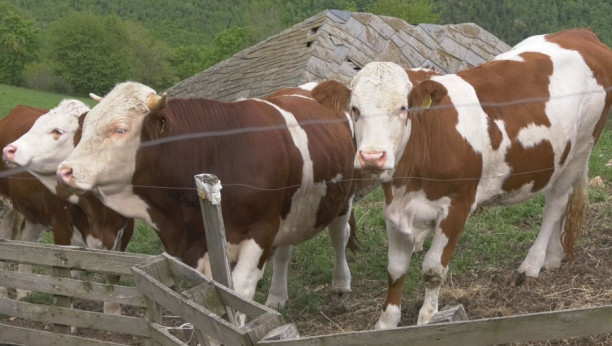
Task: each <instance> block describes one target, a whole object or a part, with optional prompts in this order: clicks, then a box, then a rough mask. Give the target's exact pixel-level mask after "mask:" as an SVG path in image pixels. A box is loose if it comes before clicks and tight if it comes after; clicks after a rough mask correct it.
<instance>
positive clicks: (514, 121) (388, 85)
mask: <svg viewBox="0 0 612 346" xmlns="http://www.w3.org/2000/svg"><path fill="white" fill-rule="evenodd" d="M611 86H612V51H611V50H610V48H608V47H607V46H605V45H604V44H602V43H601V42H600V41H599V40H598V39H597V38H596V36H595V35H594V34H593V33H592V32H590V31H588V30H580V29H573V30H566V31H561V32H559V33H556V34H549V35H541V36H534V37H531V38H528V39H526V40H525V41H523V42H521V43H519V44H518V45H517V46H516V47H514V48H513V49H512V50H510V51H509V52H506V53H504V54H501V55H499V56H497V57H496V58H495V59H494V60H493V61H491V62H488V63H485V64H483V65H481V66H479V67H476V68H473V69H469V70H466V71H462V72H459V73H457V74H451V75H445V76H434V77H432V78H431V80H429V81H424V82H422V83H421V84H419V85H417V86H414V88H413V87H412V85H411V83H410V82H409V81H408V78H407V77H406V76H405V74H403V73H402V71H401V69H400V68H399V67H398V66H396V65H394V64H390V63H371V64H369V65H367V66H365V68H364V69H363V70H361V71H360V72H359V73H358V74H357V75H356V77H355V78H354V79H353V81H352V93H351V90H348V89H346V88H339V89H338V90H336V91H335V92H333V95H348V94H349V93H350V96H349V97H345V99H344V101H343V102H340V104H343V107H344V106H349V107H350V112H351V114H352V118H353V120H354V126H355V133H356V140H357V150H358V153H357V155H356V156H355V167H356V168H359V169H362V170H364V171H368V172H370V173H371V174H373V175H374V176H375V177H377V178H378V179H380V180H382V181H383V190H384V192H385V198H386V206H385V211H384V212H385V217H386V225H387V232H388V237H389V262H388V275H389V289H388V292H387V298H386V301H385V304H384V306H383V312H382V315H381V316H380V319H379V320H378V322H377V324H376V328H379V329H382V328H392V327H395V326H397V325H398V323H399V322H400V311H401V309H400V303H401V292H402V285H403V282H404V279H405V277H406V275H407V272H408V267H409V264H410V258H411V254H412V251H413V244H414V243H415V242H418V241H419V239H422V238H423V237H425V236H426V235H427V233H429V232H431V231H433V240H432V244H431V247H430V248H429V250H428V251H427V254H426V255H425V258H424V260H423V268H422V270H423V278H424V281H425V286H426V292H425V301H424V304H423V307H422V308H421V310H420V312H419V318H418V323H419V324H422V323H426V322H428V321H429V320H430V319H431V317H432V316H433V315H434V314H435V313H436V312H437V310H438V293H439V290H440V285H441V284H442V282H443V281H444V278H445V276H446V272H447V269H448V264H449V262H450V260H451V256H452V254H453V251H454V249H455V246H456V245H457V241H458V239H459V236H460V235H461V233H462V231H463V228H464V225H465V222H466V219H467V218H468V216H469V215H470V214H471V213H472V212H473V211H474V210H475V209H476V207H477V206H481V205H509V204H514V203H518V202H521V201H524V200H526V199H529V198H531V197H533V196H535V195H537V194H539V193H545V197H546V205H545V207H544V212H543V221H542V227H541V230H540V233H539V235H538V237H537V239H536V241H535V243H534V244H533V246H532V247H531V249H530V250H529V253H528V254H527V257H526V258H525V260H524V261H523V263H522V264H521V265H520V267H519V268H518V270H517V272H516V273H515V276H514V277H513V280H514V282H515V283H517V282H516V281H517V280H519V279H521V278H524V277H525V276H527V277H537V276H538V273H539V272H540V270H541V269H542V268H557V267H559V266H560V264H561V260H562V259H563V256H564V252H565V255H566V256H567V257H568V259H570V260H571V258H572V255H573V253H572V251H573V250H572V248H573V245H574V242H575V240H576V237H577V233H578V220H579V216H580V215H581V210H582V208H583V206H584V203H585V201H584V199H585V198H586V197H585V193H586V178H587V171H588V159H589V155H590V153H591V151H592V148H593V146H594V144H595V143H596V142H597V139H598V138H599V135H600V133H601V131H602V128H603V126H604V123H605V121H606V118H607V117H608V114H609V111H610V106H611V104H612V92H611V91H610V88H611ZM409 107H410V108H409Z"/></svg>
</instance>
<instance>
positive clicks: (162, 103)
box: [147, 93, 166, 112]
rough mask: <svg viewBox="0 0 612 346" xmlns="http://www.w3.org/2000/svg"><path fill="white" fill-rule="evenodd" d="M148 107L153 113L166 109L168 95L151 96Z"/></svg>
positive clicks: (148, 99)
mask: <svg viewBox="0 0 612 346" xmlns="http://www.w3.org/2000/svg"><path fill="white" fill-rule="evenodd" d="M147 107H149V110H150V111H151V112H155V111H158V110H161V109H163V108H164V107H166V93H163V94H161V96H160V95H157V94H150V95H149V98H147Z"/></svg>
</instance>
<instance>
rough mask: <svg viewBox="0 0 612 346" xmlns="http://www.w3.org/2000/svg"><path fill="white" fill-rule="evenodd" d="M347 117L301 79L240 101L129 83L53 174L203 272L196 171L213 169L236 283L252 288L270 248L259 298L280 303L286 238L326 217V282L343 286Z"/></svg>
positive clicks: (346, 280) (298, 238) (292, 240)
mask: <svg viewBox="0 0 612 346" xmlns="http://www.w3.org/2000/svg"><path fill="white" fill-rule="evenodd" d="M302 122H306V123H308V124H307V125H304V126H302V125H300V123H302ZM349 123H350V122H349V120H348V118H347V114H346V113H345V112H343V111H342V112H334V111H332V110H330V109H329V108H327V107H324V106H322V105H321V104H319V103H318V102H316V101H315V100H314V99H312V97H310V96H309V93H308V92H304V91H303V90H296V89H290V90H289V91H285V92H280V93H276V94H275V95H274V96H272V97H268V98H266V99H247V100H240V101H236V102H219V101H212V100H206V99H170V100H167V101H166V98H165V96H158V95H157V94H156V92H155V91H154V90H153V89H151V88H149V87H147V86H145V85H142V84H139V83H134V82H126V83H121V84H118V85H117V86H116V87H115V88H114V89H113V90H111V91H110V93H109V94H108V95H106V96H105V97H104V98H103V100H102V101H101V102H100V103H98V104H97V105H96V106H95V107H94V108H92V110H91V111H90V112H89V114H88V115H87V116H86V117H85V120H84V123H83V132H82V138H81V140H80V142H79V144H78V145H77V147H76V148H75V149H74V151H73V152H72V154H71V155H70V156H69V157H68V158H67V159H66V160H65V161H64V162H63V163H62V164H61V165H60V167H59V168H58V177H59V179H60V180H62V181H63V182H64V183H65V184H67V185H68V186H70V187H72V188H74V189H78V190H84V191H92V192H93V193H95V194H96V195H97V196H98V197H99V198H100V199H101V200H102V201H103V202H104V204H106V205H107V206H109V207H111V208H113V209H115V210H117V211H118V212H121V213H123V214H124V215H126V216H129V217H137V218H141V219H143V220H145V221H146V222H147V223H148V224H149V225H151V227H153V228H154V229H155V230H157V232H158V234H159V236H160V238H161V240H162V242H163V244H164V246H165V248H166V251H167V252H168V253H170V254H171V255H174V256H177V257H179V258H180V259H181V260H182V261H183V262H185V263H186V264H188V265H190V266H192V267H196V268H197V269H198V270H200V271H201V272H204V273H206V274H208V275H210V265H209V262H208V256H207V247H206V241H205V234H204V228H203V222H202V215H201V211H200V206H199V199H198V195H197V193H196V190H195V183H194V175H196V174H200V173H212V174H215V175H217V176H218V177H219V179H220V180H221V183H222V184H223V189H222V191H221V195H222V211H223V220H224V224H225V230H226V236H227V240H228V255H229V256H230V261H231V262H232V263H234V264H235V266H234V268H233V271H232V276H233V284H234V289H235V290H236V291H237V292H238V293H239V294H242V295H243V296H245V297H253V295H254V293H255V288H256V284H257V282H258V280H259V279H260V278H261V276H262V273H263V269H264V264H265V262H266V260H267V259H268V257H269V256H270V255H271V254H272V253H273V252H274V251H275V253H274V258H273V278H272V287H271V289H270V292H269V295H268V299H267V301H266V304H267V305H269V306H273V307H277V306H279V305H282V304H284V303H285V301H286V300H287V291H286V269H287V264H288V260H289V253H290V245H294V244H299V243H301V242H303V241H305V240H307V239H310V238H311V237H313V236H314V235H315V234H317V233H318V232H320V231H321V230H322V229H323V228H325V227H326V226H327V227H328V229H329V232H330V239H331V243H332V246H333V248H334V250H335V262H334V274H333V280H332V290H333V291H336V292H347V291H350V273H349V270H348V266H347V263H346V259H345V252H344V251H345V247H346V245H347V242H348V241H349V233H350V227H349V225H348V219H349V216H350V211H351V199H352V195H353V189H354V188H353V185H352V181H351V180H352V177H353V164H352V162H353V157H354V155H355V146H354V142H353V139H352V132H351V127H350V126H349Z"/></svg>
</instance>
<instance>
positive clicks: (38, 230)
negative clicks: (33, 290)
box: [16, 220, 47, 299]
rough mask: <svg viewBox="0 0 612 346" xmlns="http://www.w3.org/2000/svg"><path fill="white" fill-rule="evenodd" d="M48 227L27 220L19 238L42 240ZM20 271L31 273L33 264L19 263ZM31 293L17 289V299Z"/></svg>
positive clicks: (34, 240)
mask: <svg viewBox="0 0 612 346" xmlns="http://www.w3.org/2000/svg"><path fill="white" fill-rule="evenodd" d="M45 229H47V227H45V226H43V225H39V224H35V223H32V222H30V221H28V220H25V225H24V227H23V230H21V236H20V237H19V240H22V241H30V242H38V241H39V240H40V237H41V235H42V234H43V232H44V231H45ZM19 271H20V272H22V273H31V272H32V265H31V264H25V263H19ZM29 294H30V291H28V290H24V289H17V297H16V298H17V299H24V298H25V297H27V296H28V295H29Z"/></svg>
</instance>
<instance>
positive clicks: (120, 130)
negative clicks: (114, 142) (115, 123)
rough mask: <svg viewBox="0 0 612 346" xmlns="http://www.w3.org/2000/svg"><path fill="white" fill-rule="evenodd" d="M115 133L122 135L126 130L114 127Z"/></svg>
mask: <svg viewBox="0 0 612 346" xmlns="http://www.w3.org/2000/svg"><path fill="white" fill-rule="evenodd" d="M115 133H116V134H118V135H123V134H126V133H127V130H126V129H121V128H119V129H115Z"/></svg>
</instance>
